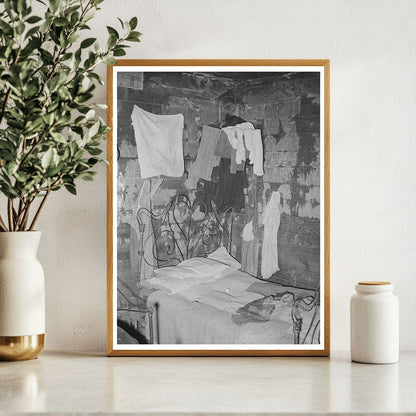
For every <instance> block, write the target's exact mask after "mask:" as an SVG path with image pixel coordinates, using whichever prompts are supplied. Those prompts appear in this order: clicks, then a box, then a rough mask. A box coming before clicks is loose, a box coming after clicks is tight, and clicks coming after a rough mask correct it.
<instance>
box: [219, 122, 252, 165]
mask: <svg viewBox="0 0 416 416" xmlns="http://www.w3.org/2000/svg"><path fill="white" fill-rule="evenodd" d="M222 130H223V131H224V132H225V133H226V135H227V137H228V141H229V142H230V145H231V146H232V148H233V149H235V150H236V155H235V159H236V163H237V165H238V164H239V163H241V162H242V161H244V160H246V148H245V147H244V140H243V137H244V132H243V129H240V128H239V127H237V126H229V127H223V129H222Z"/></svg>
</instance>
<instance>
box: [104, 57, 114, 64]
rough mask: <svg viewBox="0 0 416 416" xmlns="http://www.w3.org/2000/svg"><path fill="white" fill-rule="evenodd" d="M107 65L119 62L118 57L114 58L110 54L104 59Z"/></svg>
mask: <svg viewBox="0 0 416 416" xmlns="http://www.w3.org/2000/svg"><path fill="white" fill-rule="evenodd" d="M103 62H104V63H105V64H106V65H114V64H116V63H117V59H115V58H113V57H112V56H108V57H107V58H105V59H104V60H103Z"/></svg>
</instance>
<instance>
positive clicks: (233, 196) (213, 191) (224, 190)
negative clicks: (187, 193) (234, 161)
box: [196, 158, 247, 212]
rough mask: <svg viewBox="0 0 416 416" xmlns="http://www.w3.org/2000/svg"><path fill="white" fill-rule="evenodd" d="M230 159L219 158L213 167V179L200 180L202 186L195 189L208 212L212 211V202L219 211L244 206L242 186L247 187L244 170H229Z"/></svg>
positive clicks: (238, 209)
mask: <svg viewBox="0 0 416 416" xmlns="http://www.w3.org/2000/svg"><path fill="white" fill-rule="evenodd" d="M230 163H231V161H230V159H223V158H221V161H220V164H219V166H218V167H215V168H214V169H213V173H212V175H213V177H215V178H216V179H217V181H216V182H214V181H205V180H201V184H202V186H201V187H200V188H199V189H198V190H197V194H196V196H197V200H198V201H199V202H202V203H203V204H204V206H205V207H206V209H207V210H208V212H211V211H212V203H211V201H213V202H214V203H215V206H216V207H217V210H218V211H219V212H223V211H225V210H226V209H227V208H230V207H231V208H233V211H234V212H240V211H241V210H242V209H243V208H244V188H245V187H247V177H246V173H245V171H237V173H231V172H230Z"/></svg>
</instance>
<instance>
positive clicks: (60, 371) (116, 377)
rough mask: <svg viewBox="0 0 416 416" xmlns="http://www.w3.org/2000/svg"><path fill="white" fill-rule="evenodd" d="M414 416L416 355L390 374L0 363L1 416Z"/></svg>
mask: <svg viewBox="0 0 416 416" xmlns="http://www.w3.org/2000/svg"><path fill="white" fill-rule="evenodd" d="M27 412H31V413H35V414H36V413H39V414H42V413H43V414H45V413H49V414H57V413H65V414H68V415H69V414H90V413H91V414H92V413H94V415H99V414H104V413H105V414H120V413H134V414H152V415H155V414H159V415H169V414H177V415H179V414H180V415H183V414H193V415H195V414H204V415H218V414H222V415H223V414H230V413H234V414H244V415H259V414H265V413H266V414H268V415H287V414H297V415H301V414H302V415H303V414H305V415H306V414H307V415H309V414H312V413H314V414H324V415H329V414H336V415H339V414H342V415H343V416H345V415H349V414H352V415H358V414H361V415H367V414H380V413H383V414H385V415H386V414H405V413H406V414H407V415H409V413H414V414H415V415H416V351H413V352H402V353H401V355H400V362H399V363H398V364H390V365H366V364H357V363H351V362H350V358H349V354H348V353H347V352H335V353H333V354H332V356H331V358H281V357H277V358H271V357H270V358H269V357H267V358H255V357H253V358H251V357H245V358H225V357H224V358H222V357H215V358H213V357H205V358H197V357H194V358H188V357H182V358H180V357H177V358H176V357H165V358H160V357H140V358H139V357H135V358H133V357H132V358H127V357H123V358H116V357H113V358H107V357H105V356H104V355H103V354H101V353H97V354H94V353H65V352H56V353H52V352H46V353H44V354H42V355H41V356H40V357H39V358H38V359H37V360H32V361H24V362H15V363H12V362H0V414H6V415H7V414H17V413H20V414H22V413H27Z"/></svg>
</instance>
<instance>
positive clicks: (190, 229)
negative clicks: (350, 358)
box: [123, 194, 319, 344]
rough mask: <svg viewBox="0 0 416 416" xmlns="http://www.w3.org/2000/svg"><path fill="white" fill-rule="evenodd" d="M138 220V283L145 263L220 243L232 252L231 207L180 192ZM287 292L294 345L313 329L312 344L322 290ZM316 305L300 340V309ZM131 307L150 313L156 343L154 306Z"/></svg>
mask: <svg viewBox="0 0 416 416" xmlns="http://www.w3.org/2000/svg"><path fill="white" fill-rule="evenodd" d="M136 219H137V221H138V225H139V248H138V254H139V264H138V276H137V277H138V281H139V282H140V281H141V280H142V279H144V278H145V277H146V276H141V270H142V266H143V262H145V263H146V264H148V265H150V266H154V267H157V268H161V267H167V266H174V265H176V264H178V263H180V262H182V261H184V260H187V259H190V258H192V257H196V256H203V257H205V256H206V255H208V254H209V253H211V252H213V251H215V250H216V249H217V248H218V247H219V246H221V245H223V246H225V247H227V250H228V252H229V253H231V248H232V236H233V234H232V228H233V222H234V219H235V213H234V212H233V210H232V208H228V209H226V210H225V211H223V212H221V213H220V212H218V211H217V209H216V206H215V204H214V203H213V202H212V210H211V211H209V210H208V209H207V207H206V205H205V204H204V203H202V202H200V201H198V200H197V199H196V200H195V201H191V199H190V198H189V197H188V196H187V195H185V194H177V195H176V196H175V197H173V198H172V199H171V200H170V202H169V203H168V204H167V205H166V206H165V207H161V208H155V209H150V210H149V209H147V208H140V209H139V210H138V211H137V214H136ZM146 226H151V227H152V230H151V232H150V233H149V234H148V236H147V238H146V237H145V231H146ZM152 240H153V241H152ZM146 244H151V254H152V256H151V257H152V258H150V259H149V258H146V250H145V245H146ZM155 262H156V263H155ZM286 293H288V294H290V295H292V297H291V300H290V302H289V303H287V304H288V305H289V306H291V308H292V311H291V317H292V321H293V337H294V344H299V343H300V342H302V343H305V341H306V339H307V337H308V335H309V333H310V332H311V331H313V332H312V336H311V340H310V343H313V339H314V337H315V336H317V337H318V338H319V328H318V326H319V320H318V321H316V320H315V318H316V316H317V315H318V314H317V312H318V309H319V290H316V291H315V296H313V297H312V296H308V297H306V298H295V295H294V294H293V293H292V292H286ZM314 308H315V310H314V315H313V319H312V322H311V324H310V326H309V328H308V331H307V333H306V335H305V336H304V338H303V340H302V341H301V340H300V332H301V330H302V315H301V311H302V310H305V311H311V310H312V309H314ZM123 310H126V308H123ZM130 310H131V311H132V312H142V313H144V314H146V315H147V316H148V323H149V328H150V331H149V332H150V333H149V338H150V343H154V341H155V339H154V338H155V337H154V334H153V320H154V316H155V311H154V310H153V309H152V308H146V309H143V308H137V307H133V308H131V309H130ZM156 318H157V317H156ZM317 331H318V332H317ZM156 341H157V340H156Z"/></svg>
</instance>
